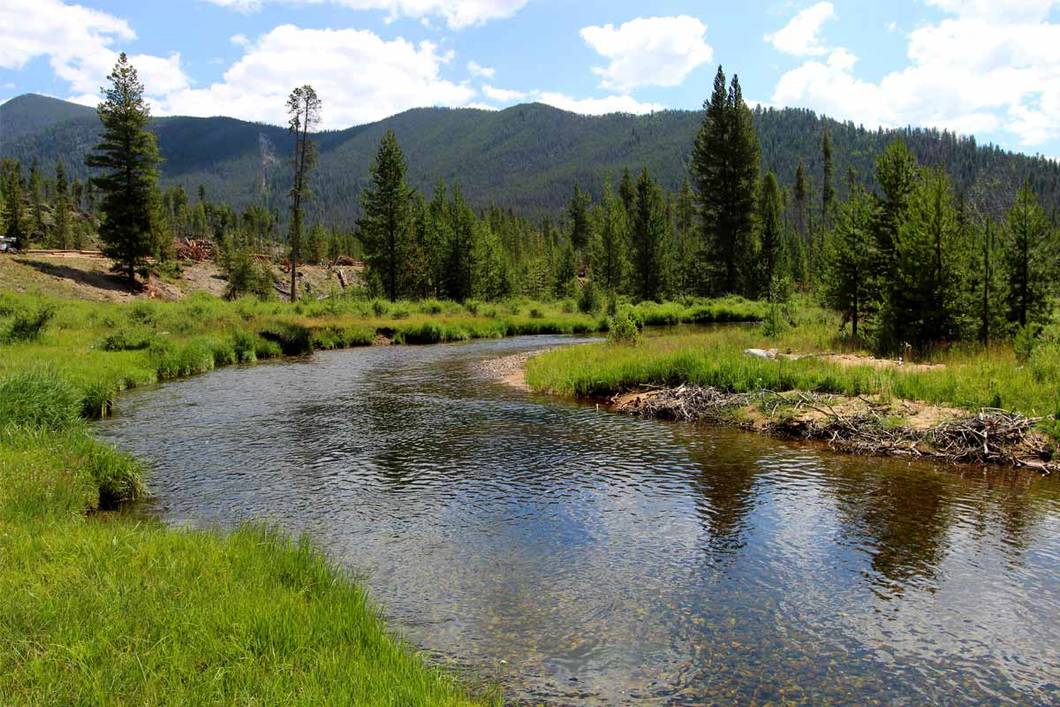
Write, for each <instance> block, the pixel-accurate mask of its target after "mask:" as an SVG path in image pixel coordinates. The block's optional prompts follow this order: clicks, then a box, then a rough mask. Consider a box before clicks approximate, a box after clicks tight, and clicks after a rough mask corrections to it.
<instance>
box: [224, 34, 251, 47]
mask: <svg viewBox="0 0 1060 707" xmlns="http://www.w3.org/2000/svg"><path fill="white" fill-rule="evenodd" d="M228 41H229V42H231V43H232V44H234V45H236V46H237V47H245V46H247V45H248V44H250V40H249V39H247V35H245V34H242V33H240V34H233V35H232V36H231V37H229V38H228Z"/></svg>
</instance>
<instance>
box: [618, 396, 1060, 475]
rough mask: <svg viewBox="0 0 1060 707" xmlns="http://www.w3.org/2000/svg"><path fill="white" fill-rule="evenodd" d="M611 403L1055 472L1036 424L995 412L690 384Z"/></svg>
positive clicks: (787, 434)
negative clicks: (721, 388) (749, 391)
mask: <svg viewBox="0 0 1060 707" xmlns="http://www.w3.org/2000/svg"><path fill="white" fill-rule="evenodd" d="M610 403H611V405H612V407H613V408H614V409H615V410H616V411H618V412H624V413H629V414H634V415H641V416H644V417H655V418H659V419H666V420H679V421H685V422H697V421H698V422H710V423H716V424H734V425H737V426H739V427H742V428H745V429H749V430H754V431H756V432H763V433H766V434H771V435H774V436H777V437H784V438H790V439H804V440H818V441H824V442H827V443H828V445H829V446H830V447H831V448H833V449H835V450H838V451H843V452H850V453H855V454H864V455H878V456H901V457H919V458H926V459H932V460H939V461H945V462H951V463H970V464H1001V465H1010V466H1016V467H1024V468H1030V469H1035V470H1038V471H1040V472H1042V473H1046V474H1048V473H1051V472H1054V471H1060V462H1058V461H1056V460H1053V459H1052V448H1051V444H1050V442H1049V439H1048V438H1047V437H1046V436H1045V435H1044V434H1043V433H1041V432H1040V431H1039V430H1037V429H1036V426H1037V425H1038V424H1039V423H1040V422H1041V419H1036V418H1029V417H1024V416H1023V415H1019V414H1017V413H1013V412H1008V411H1005V410H999V409H986V408H984V409H982V410H980V411H979V412H978V413H976V414H974V415H969V414H967V413H966V412H965V411H962V410H957V409H954V408H943V407H937V406H931V405H924V404H922V403H916V402H912V401H885V400H878V399H877V400H873V399H871V398H868V397H863V396H862V397H856V398H849V397H844V396H837V395H823V394H816V393H806V392H799V391H796V392H789V393H777V392H774V391H766V390H764V391H759V392H754V393H729V392H726V391H723V390H720V389H718V388H713V387H703V386H692V385H682V386H679V387H677V388H662V389H648V390H640V391H634V392H627V393H622V394H619V395H616V396H614V397H613V398H612V399H611V400H610Z"/></svg>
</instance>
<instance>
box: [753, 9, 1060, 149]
mask: <svg viewBox="0 0 1060 707" xmlns="http://www.w3.org/2000/svg"><path fill="white" fill-rule="evenodd" d="M929 2H930V3H931V4H933V5H935V6H936V7H938V8H939V9H941V10H943V11H944V12H946V13H948V15H947V16H946V17H944V18H942V19H941V20H939V21H937V22H935V23H933V24H926V25H922V26H920V27H919V28H917V29H916V30H914V31H913V32H911V33H909V35H908V37H907V42H908V43H907V50H906V53H907V56H908V57H909V60H910V61H909V65H908V66H907V67H905V68H903V69H901V70H898V71H893V72H891V73H889V74H886V75H885V76H883V77H882V78H881V79H880V80H879V81H867V80H865V79H862V78H860V77H858V75H857V72H856V64H857V57H856V56H855V55H854V54H853V53H851V52H850V51H848V50H846V49H836V50H833V51H832V52H831V53H829V54H828V56H827V58H825V59H823V60H821V59H814V60H810V61H806V62H804V63H803V64H802V65H801V66H798V67H796V68H794V69H792V70H791V71H788V72H787V73H785V74H784V75H783V76H781V78H780V80H779V81H778V82H777V85H776V88H775V90H774V93H773V102H774V103H780V104H785V105H802V106H808V107H812V108H815V109H818V110H821V111H824V112H826V113H829V114H831V115H834V116H836V117H838V118H843V119H849V120H854V121H858V122H863V123H866V124H870V125H881V126H885V127H897V126H901V125H907V124H913V125H928V126H937V127H943V128H949V129H951V130H954V131H957V132H961V133H964V134H972V133H984V132H990V133H992V132H996V131H1001V130H1003V131H1005V132H1008V133H1010V134H1012V135H1013V136H1015V138H1016V139H1017V140H1018V141H1019V142H1020V143H1021V144H1022V145H1023V146H1025V147H1034V146H1037V145H1042V144H1044V143H1046V142H1048V141H1050V140H1054V139H1057V138H1060V24H1058V23H1054V22H1050V21H1049V12H1050V10H1051V9H1052V8H1053V7H1054V6H1055V5H1056V4H1057V3H1056V2H1053V1H1052V0H1014V1H1012V2H1006V3H995V2H990V1H988V0H972V2H966V1H965V0H960V2H958V0H929Z"/></svg>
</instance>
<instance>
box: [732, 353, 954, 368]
mask: <svg viewBox="0 0 1060 707" xmlns="http://www.w3.org/2000/svg"><path fill="white" fill-rule="evenodd" d="M744 353H745V354H747V355H748V356H752V357H754V358H764V359H770V360H777V359H780V360H786V361H801V360H804V359H816V360H818V361H827V362H828V363H834V364H836V365H839V366H869V367H871V368H881V369H882V368H893V369H900V370H903V371H937V370H942V369H944V368H945V367H946V366H944V365H943V364H941V363H910V362H908V361H905V360H903V359H890V358H876V357H875V356H859V355H858V354H833V353H811V354H800V353H791V352H784V351H779V350H777V349H747V350H745V351H744Z"/></svg>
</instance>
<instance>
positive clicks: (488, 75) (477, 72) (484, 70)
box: [467, 61, 497, 79]
mask: <svg viewBox="0 0 1060 707" xmlns="http://www.w3.org/2000/svg"><path fill="white" fill-rule="evenodd" d="M467 72H468V73H469V74H471V75H472V76H474V77H476V78H483V79H492V78H493V76H494V74H496V73H497V71H496V69H494V68H493V67H491V66H482V65H481V64H479V63H478V62H475V61H469V62H468V63H467Z"/></svg>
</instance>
